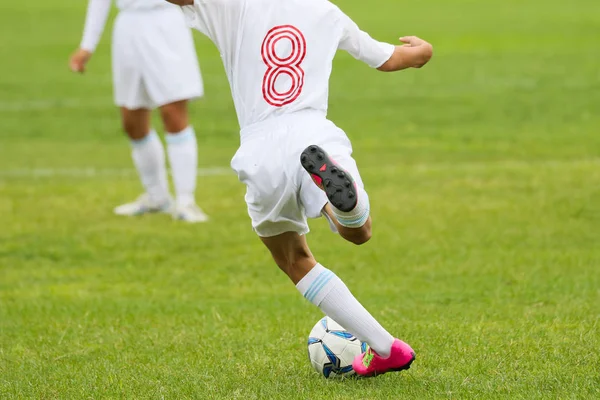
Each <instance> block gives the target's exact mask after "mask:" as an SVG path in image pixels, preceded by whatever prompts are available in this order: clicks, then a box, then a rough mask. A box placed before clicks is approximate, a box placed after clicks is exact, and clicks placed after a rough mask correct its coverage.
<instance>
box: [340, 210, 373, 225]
mask: <svg viewBox="0 0 600 400" xmlns="http://www.w3.org/2000/svg"><path fill="white" fill-rule="evenodd" d="M370 211H371V210H370V209H369V208H367V209H366V210H365V212H364V213H363V215H361V216H360V217H358V218H354V219H346V218H343V217H339V216H337V215H336V218H337V220H338V222H339V223H340V225H342V226H345V227H348V228H354V227H361V226H363V225H364V224H365V222H367V219H369V212H370Z"/></svg>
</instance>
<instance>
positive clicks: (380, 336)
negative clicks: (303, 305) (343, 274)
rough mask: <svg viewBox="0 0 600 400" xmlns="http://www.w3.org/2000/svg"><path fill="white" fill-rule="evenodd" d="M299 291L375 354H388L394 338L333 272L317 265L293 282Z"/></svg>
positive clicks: (384, 355) (386, 355)
mask: <svg viewBox="0 0 600 400" xmlns="http://www.w3.org/2000/svg"><path fill="white" fill-rule="evenodd" d="M296 287H297V288H298V290H299V291H300V293H302V295H303V296H304V297H305V298H306V299H308V300H309V301H310V302H311V303H313V304H314V305H316V306H317V307H319V308H320V309H321V310H322V311H323V312H324V313H325V314H326V315H328V316H329V317H331V318H333V319H334V320H335V321H336V322H337V323H339V324H340V325H342V326H343V327H344V328H346V329H347V330H348V332H350V333H352V334H353V335H354V336H356V337H357V338H358V339H360V340H361V341H363V342H367V343H368V344H369V346H371V348H373V350H375V352H376V353H377V354H379V355H380V356H382V357H389V355H390V351H391V349H392V344H393V343H394V337H393V336H392V335H390V334H389V333H388V331H386V330H385V329H384V328H383V327H382V326H381V325H380V324H379V322H377V321H376V320H375V318H373V316H372V315H371V314H370V313H369V312H368V311H367V310H366V309H365V308H364V307H363V306H362V305H361V304H360V303H359V302H358V300H356V298H355V297H354V296H353V295H352V293H350V290H348V287H346V285H345V284H344V282H342V280H341V279H340V278H338V277H337V276H336V275H335V274H334V273H333V272H331V271H330V270H328V269H327V268H325V267H323V266H322V265H321V264H317V265H316V266H315V267H314V268H313V269H312V270H310V272H309V273H308V274H306V276H305V277H304V278H302V279H301V280H300V282H298V284H297V285H296Z"/></svg>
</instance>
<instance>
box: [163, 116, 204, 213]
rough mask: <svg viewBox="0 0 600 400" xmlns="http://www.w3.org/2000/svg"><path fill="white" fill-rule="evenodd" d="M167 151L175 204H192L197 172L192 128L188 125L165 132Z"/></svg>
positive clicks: (195, 147)
mask: <svg viewBox="0 0 600 400" xmlns="http://www.w3.org/2000/svg"><path fill="white" fill-rule="evenodd" d="M167 152H168V153H169V162H170V164H171V173H172V174H173V183H174V185H175V195H176V197H177V204H178V205H180V206H187V205H190V204H194V203H195V199H194V192H195V191H196V175H197V173H198V144H197V142H196V133H195V132H194V128H193V127H191V126H188V127H187V128H185V129H184V130H182V131H181V132H178V133H167Z"/></svg>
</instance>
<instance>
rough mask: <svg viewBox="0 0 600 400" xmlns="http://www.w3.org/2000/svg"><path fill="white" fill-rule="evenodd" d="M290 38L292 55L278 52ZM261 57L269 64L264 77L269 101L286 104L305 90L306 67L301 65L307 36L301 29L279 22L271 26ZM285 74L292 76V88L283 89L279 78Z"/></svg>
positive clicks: (276, 104)
mask: <svg viewBox="0 0 600 400" xmlns="http://www.w3.org/2000/svg"><path fill="white" fill-rule="evenodd" d="M282 40H284V41H289V43H290V44H291V46H290V47H291V52H290V54H289V55H280V54H277V44H278V43H279V42H280V41H282ZM261 53H262V59H263V61H264V62H265V64H266V65H267V71H266V72H265V76H264V78H263V84H262V92H263V97H264V99H265V101H266V102H267V103H269V104H270V105H272V106H273V107H283V106H285V105H287V104H290V103H293V102H294V101H295V100H296V99H297V98H298V96H300V94H301V93H302V87H303V86H304V70H303V69H302V67H301V64H302V61H304V57H306V39H305V38H304V35H303V34H302V32H300V30H299V29H298V28H296V27H294V26H292V25H280V26H276V27H274V28H272V29H271V30H270V31H269V32H268V33H267V35H266V36H265V39H264V40H263V43H262V48H261ZM282 75H286V76H287V77H288V78H289V80H290V82H291V83H290V85H289V88H287V87H286V88H285V89H283V90H282V91H280V90H279V89H278V88H277V82H278V80H280V78H282Z"/></svg>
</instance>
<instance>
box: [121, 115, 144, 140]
mask: <svg viewBox="0 0 600 400" xmlns="http://www.w3.org/2000/svg"><path fill="white" fill-rule="evenodd" d="M122 125H123V126H122V128H123V132H125V133H126V134H127V136H129V137H130V138H131V139H142V138H144V137H145V136H146V135H147V134H148V129H145V127H144V126H141V124H139V123H137V121H131V120H127V119H125V120H123V124H122Z"/></svg>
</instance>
